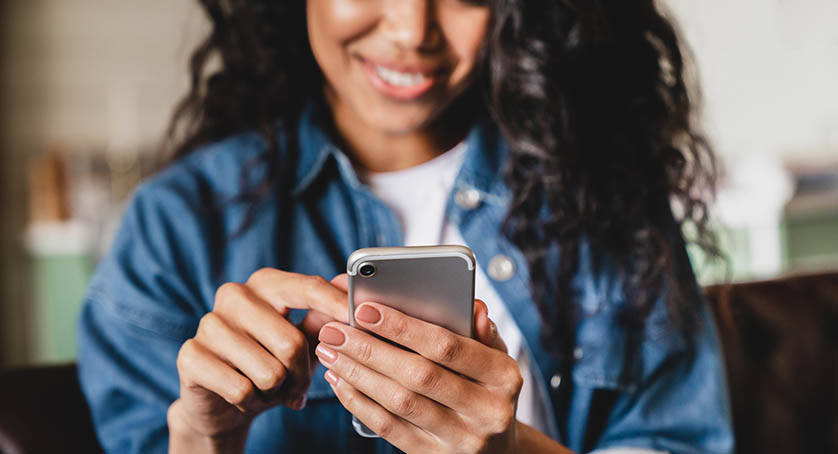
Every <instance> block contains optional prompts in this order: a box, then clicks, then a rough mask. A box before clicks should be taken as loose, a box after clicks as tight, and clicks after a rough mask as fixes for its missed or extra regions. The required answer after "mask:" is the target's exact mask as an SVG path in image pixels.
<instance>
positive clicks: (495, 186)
mask: <svg viewBox="0 0 838 454" xmlns="http://www.w3.org/2000/svg"><path fill="white" fill-rule="evenodd" d="M317 106H318V105H317V104H312V105H311V106H309V108H308V109H306V110H305V112H304V113H303V115H302V116H301V118H300V121H299V123H298V126H297V127H298V140H299V154H298V156H297V159H296V164H295V165H296V172H295V176H294V178H293V181H283V182H280V184H277V185H275V188H274V189H273V190H272V192H270V193H269V195H268V196H267V198H266V199H264V200H263V201H262V202H261V203H260V204H259V205H258V207H257V208H256V209H255V210H252V211H249V210H248V206H249V205H248V204H247V203H242V202H239V201H236V200H231V199H234V197H235V195H236V194H238V193H240V191H241V188H242V187H243V186H247V185H250V184H254V183H255V182H258V181H259V180H260V178H261V177H263V176H264V175H265V171H266V170H265V168H263V166H260V165H253V164H252V163H253V162H256V160H258V159H259V158H264V157H265V156H266V153H268V147H266V145H265V142H264V141H263V139H262V138H261V136H260V135H258V134H257V133H255V132H254V133H243V134H239V135H236V136H234V137H231V138H229V139H227V140H224V141H221V142H219V143H215V144H212V145H209V146H206V147H203V148H202V149H200V150H197V151H196V152H194V153H192V154H190V155H188V156H186V157H185V158H182V159H180V160H179V161H177V162H175V163H174V164H173V165H171V166H170V167H168V168H167V169H166V170H165V171H163V172H161V173H159V174H158V175H156V176H155V177H154V178H152V179H150V180H149V181H146V182H145V183H144V184H142V185H141V186H140V187H139V188H138V189H137V190H136V191H135V193H134V195H133V197H132V199H131V201H130V202H129V204H128V206H127V208H126V210H125V213H124V215H123V219H122V223H121V227H120V228H119V231H118V233H117V235H116V238H115V240H114V243H113V245H112V247H111V249H110V251H109V253H108V254H107V255H106V257H105V258H103V260H102V261H101V262H100V264H99V266H98V268H97V270H96V272H95V275H94V277H93V279H92V281H91V283H90V285H89V288H88V291H87V293H86V296H85V304H84V308H83V311H82V314H81V317H80V320H79V338H78V342H79V358H78V362H79V376H80V380H81V384H82V388H83V390H84V393H85V395H86V397H87V400H88V402H89V404H90V408H91V411H92V414H93V419H94V422H95V426H96V430H97V433H98V437H99V440H100V442H101V443H102V445H103V446H104V448H105V449H106V450H107V451H108V452H131V453H134V452H143V453H145V452H165V451H166V450H167V444H168V429H167V425H166V411H167V408H168V407H169V405H170V404H171V403H172V402H173V401H174V400H175V399H177V397H178V393H179V382H178V373H177V367H176V358H177V354H178V350H179V348H180V346H181V345H182V344H183V342H184V341H186V340H187V339H189V338H190V337H192V336H194V335H195V332H196V330H197V327H198V322H199V320H200V318H201V317H202V316H203V315H204V314H206V313H207V312H209V311H211V310H212V308H213V301H214V295H215V292H216V289H217V288H218V287H219V286H220V285H221V284H223V283H224V282H229V281H233V282H244V281H246V280H247V279H248V277H249V276H250V274H251V273H253V272H254V271H256V270H258V269H259V268H262V267H273V268H278V269H282V270H287V271H293V272H298V273H304V274H310V275H320V276H323V277H324V278H326V279H331V278H332V277H334V276H335V275H337V274H339V273H342V272H345V267H346V259H347V257H348V256H349V254H350V253H351V252H352V251H354V250H355V249H357V248H361V247H371V246H395V245H401V244H402V241H403V240H402V231H401V227H400V225H399V222H398V220H397V218H396V217H395V215H394V213H393V212H392V210H390V209H389V208H388V207H387V206H386V205H385V204H384V203H383V202H382V201H381V200H379V199H378V198H377V197H375V196H374V195H373V194H372V193H371V192H370V190H369V189H368V188H367V187H366V186H364V185H363V184H361V182H360V181H359V180H358V177H357V176H356V174H355V172H354V170H353V167H352V164H351V162H350V160H349V159H348V157H347V156H346V155H345V154H344V153H343V152H341V150H339V149H338V148H337V147H336V146H335V145H334V144H333V143H332V142H331V141H330V140H329V139H328V137H327V135H326V134H325V133H324V128H322V127H321V125H323V124H324V123H322V120H321V118H322V117H323V112H322V111H323V107H317ZM467 144H468V145H467V146H468V149H467V151H466V158H465V163H464V164H463V167H462V168H461V170H460V172H459V174H458V176H457V178H456V182H455V186H454V189H453V191H452V193H451V195H450V197H449V200H448V204H447V208H446V210H447V216H448V219H450V220H451V222H452V223H453V224H454V225H456V226H457V227H458V228H459V230H460V233H461V234H462V237H463V238H464V240H465V242H466V244H467V245H468V246H469V247H470V248H471V249H472V250H473V251H474V253H475V255H476V257H477V260H478V262H479V264H480V266H481V267H482V268H483V269H484V270H488V269H490V268H489V267H490V265H489V263H490V262H491V261H492V260H504V261H506V263H507V264H509V263H511V264H512V267H511V268H512V270H513V273H511V275H510V273H496V274H497V277H498V278H497V279H494V280H492V282H491V283H492V285H493V287H494V289H495V290H496V292H497V294H498V295H499V296H500V298H501V300H502V301H503V302H504V303H505V304H506V306H507V308H508V310H509V313H510V314H511V315H512V316H513V317H514V319H515V321H516V322H517V324H518V326H519V327H520V329H521V331H522V333H523V335H524V337H525V340H526V343H527V347H528V349H529V352H530V354H531V356H532V358H533V360H534V361H533V362H534V367H535V369H536V371H537V375H538V376H540V377H541V378H542V380H541V381H540V383H538V386H539V387H541V390H542V392H543V394H544V395H547V396H550V407H551V408H552V410H553V415H552V420H551V423H552V425H553V426H554V427H555V428H556V429H557V434H558V441H559V442H561V443H562V444H564V445H566V446H568V447H569V448H571V449H573V450H574V451H576V452H589V451H594V450H604V451H607V452H622V451H623V450H624V449H627V450H626V451H625V452H659V451H663V452H672V453H729V452H732V445H733V436H732V431H731V422H730V409H729V407H728V400H727V390H726V384H725V380H724V370H723V366H722V358H721V354H720V350H719V341H718V339H717V335H716V333H715V328H714V325H713V323H712V319H711V317H710V315H709V312H708V310H707V309H706V307H705V306H704V305H703V304H702V303H701V302H700V301H699V300H698V299H700V298H701V297H700V295H699V294H698V293H697V292H696V293H695V295H694V297H695V298H696V303H697V304H696V306H697V307H700V309H699V314H700V316H699V318H700V319H702V321H703V323H702V324H701V328H700V329H699V330H697V331H696V332H693V333H691V334H690V335H689V336H685V335H684V334H683V333H682V332H681V331H679V330H676V329H674V328H673V327H672V326H671V323H670V322H669V321H668V320H669V319H668V317H667V315H666V314H667V311H666V308H665V307H664V306H665V305H664V304H663V302H662V301H659V302H657V303H656V305H655V306H654V308H653V310H652V312H651V313H650V315H649V317H648V319H647V321H646V323H645V328H643V329H639V328H628V327H627V326H624V325H623V323H622V322H621V321H620V318H619V317H617V312H618V310H619V307H620V305H621V304H623V303H624V302H625V301H624V299H625V298H624V295H623V292H622V291H621V288H622V286H621V284H620V281H619V278H618V273H617V272H616V270H615V268H614V267H613V266H607V265H606V266H603V265H602V263H601V261H600V260H598V259H597V256H598V254H596V253H595V251H591V250H590V249H589V248H587V247H583V248H582V252H581V256H580V261H579V263H580V266H579V270H578V272H577V276H576V278H575V279H574V281H573V286H572V287H573V290H574V301H572V302H568V304H576V305H577V306H578V308H579V312H580V313H581V316H580V318H579V321H578V322H577V323H576V349H575V355H574V356H575V361H574V363H573V366H572V368H571V369H570V370H571V371H572V372H570V374H569V376H562V374H560V373H559V371H560V370H564V369H563V368H560V364H558V363H557V361H556V360H555V359H554V358H553V356H552V355H550V354H549V353H548V350H549V349H548V348H547V347H546V346H545V345H544V344H543V342H542V340H541V333H540V331H541V317H540V315H539V311H538V309H537V307H536V306H535V304H534V303H533V301H532V296H531V292H530V287H529V275H528V267H527V264H526V262H525V258H524V256H523V255H522V253H521V252H520V250H518V249H517V248H516V247H515V246H514V245H513V244H511V243H510V242H508V241H507V240H506V239H505V238H504V237H503V236H502V235H501V234H500V233H499V228H500V223H501V221H502V219H503V216H504V214H505V212H506V208H507V205H508V203H509V201H510V192H509V190H508V189H507V187H506V186H505V185H504V184H503V181H502V178H501V172H502V167H503V163H504V157H505V156H506V154H507V153H508V151H507V148H506V145H505V143H504V141H503V140H502V138H501V137H500V136H499V134H498V132H497V129H496V127H495V126H494V125H492V124H491V123H490V122H488V121H480V122H477V123H476V125H475V126H474V127H473V128H472V130H471V131H470V133H469V135H468V138H467ZM280 148H284V147H280ZM280 153H284V151H280ZM283 155H284V154H283ZM246 166H248V168H249V169H250V170H251V171H250V172H249V173H247V172H246V173H243V172H242V170H243V169H244V168H245V167H246ZM464 194H465V195H467V197H463V195H464ZM475 196H476V197H475ZM246 218H248V219H250V222H249V227H247V228H246V229H244V230H242V231H240V227H241V226H242V222H243V221H244V220H245V219H246ZM678 240H679V241H680V236H678ZM679 244H680V245H679V246H678V247H680V250H683V244H682V243H679ZM681 258H682V260H683V261H685V262H686V261H687V258H686V254H682V257H681ZM686 266H689V265H688V263H686ZM490 274H491V273H490ZM690 279H693V277H692V274H690ZM301 316H302V314H301V313H300V312H299V311H294V312H292V314H291V317H292V318H293V319H299V318H300V317H301ZM490 316H491V314H490ZM323 373H324V369H323V368H322V366H318V369H317V370H316V371H315V372H314V375H313V381H312V384H311V387H310V389H309V390H308V404H307V406H306V408H305V409H304V410H302V411H293V410H290V409H288V408H286V407H275V408H272V409H270V410H268V411H265V412H264V413H262V414H260V415H259V416H258V417H256V418H255V420H254V421H253V423H252V426H251V429H250V432H249V435H248V442H247V446H246V450H247V452H250V453H272V452H276V453H294V452H370V453H389V452H393V451H395V449H394V448H393V447H392V446H391V445H389V444H388V443H387V442H386V441H384V440H381V439H366V438H362V437H360V436H358V435H357V434H356V433H355V432H354V430H353V428H352V423H351V415H350V414H349V413H348V412H347V411H346V410H345V409H344V408H343V407H342V406H341V404H340V403H339V402H338V400H337V398H336V397H335V395H334V394H333V392H332V390H331V388H330V387H329V385H328V383H327V382H326V381H325V380H324V378H323ZM632 449H633V450H632Z"/></svg>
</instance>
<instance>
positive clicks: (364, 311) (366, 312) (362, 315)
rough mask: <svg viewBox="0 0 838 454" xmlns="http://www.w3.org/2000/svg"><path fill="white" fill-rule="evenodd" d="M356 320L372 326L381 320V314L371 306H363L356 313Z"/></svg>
mask: <svg viewBox="0 0 838 454" xmlns="http://www.w3.org/2000/svg"><path fill="white" fill-rule="evenodd" d="M355 318H356V319H357V320H360V321H362V322H364V323H369V324H371V325H372V324H375V323H378V321H379V320H381V312H378V309H376V308H374V307H372V306H370V305H369V304H362V305H361V307H359V308H358V310H357V311H355Z"/></svg>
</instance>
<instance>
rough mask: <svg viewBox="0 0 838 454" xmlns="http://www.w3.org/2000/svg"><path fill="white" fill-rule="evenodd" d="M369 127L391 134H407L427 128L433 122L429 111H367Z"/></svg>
mask: <svg viewBox="0 0 838 454" xmlns="http://www.w3.org/2000/svg"><path fill="white" fill-rule="evenodd" d="M364 116H365V117H366V119H365V121H366V123H367V124H368V125H370V126H372V127H373V128H375V129H378V130H380V131H386V132H387V133H389V134H406V133H410V132H414V131H416V130H418V129H421V128H423V127H425V126H426V125H427V124H428V123H429V122H430V120H431V113H430V112H429V111H416V110H414V109H404V110H403V109H382V110H378V111H375V112H370V111H367V112H366V113H365V115H364Z"/></svg>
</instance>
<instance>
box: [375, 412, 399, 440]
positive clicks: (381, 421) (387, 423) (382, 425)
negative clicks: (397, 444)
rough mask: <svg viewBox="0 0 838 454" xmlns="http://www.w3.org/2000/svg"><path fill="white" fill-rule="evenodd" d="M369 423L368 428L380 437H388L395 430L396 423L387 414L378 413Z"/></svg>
mask: <svg viewBox="0 0 838 454" xmlns="http://www.w3.org/2000/svg"><path fill="white" fill-rule="evenodd" d="M371 423H372V425H371V426H370V429H372V431H373V432H375V433H376V434H377V435H378V436H379V437H381V438H385V439H386V438H390V436H391V435H392V434H393V432H394V431H395V430H396V424H395V422H394V421H393V418H391V417H388V416H387V415H378V416H376V417H374V418H373V419H372V421H371Z"/></svg>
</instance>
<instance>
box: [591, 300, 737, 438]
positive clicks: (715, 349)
mask: <svg viewBox="0 0 838 454" xmlns="http://www.w3.org/2000/svg"><path fill="white" fill-rule="evenodd" d="M701 313H702V325H701V326H702V327H703V328H702V329H701V331H700V332H698V333H697V335H696V336H693V337H692V342H691V344H692V345H690V346H689V348H685V349H661V348H659V346H654V345H643V346H641V350H642V352H641V353H640V354H638V357H640V358H642V360H643V361H644V362H645V363H646V364H647V365H649V366H651V367H645V368H643V369H645V370H643V374H642V379H641V381H640V382H639V383H638V384H637V387H636V389H634V390H633V391H632V392H623V393H618V394H617V395H616V396H615V399H614V405H613V406H612V407H611V410H610V412H608V418H607V419H608V423H607V424H606V429H605V431H604V432H603V434H602V436H600V437H599V440H598V442H597V444H596V449H595V451H594V452H597V451H598V452H599V453H600V454H604V453H625V454H629V453H634V452H667V453H672V454H698V453H719V454H724V453H732V452H733V435H732V430H731V419H730V408H729V403H728V394H727V385H726V381H725V377H724V365H723V361H722V356H721V352H720V349H719V343H718V340H717V336H716V335H715V329H714V327H713V320H712V318H711V317H710V314H709V310H707V309H706V308H704V309H702V311H701ZM646 342H654V341H653V340H647V341H646Z"/></svg>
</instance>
